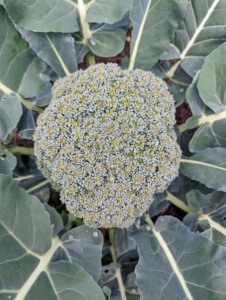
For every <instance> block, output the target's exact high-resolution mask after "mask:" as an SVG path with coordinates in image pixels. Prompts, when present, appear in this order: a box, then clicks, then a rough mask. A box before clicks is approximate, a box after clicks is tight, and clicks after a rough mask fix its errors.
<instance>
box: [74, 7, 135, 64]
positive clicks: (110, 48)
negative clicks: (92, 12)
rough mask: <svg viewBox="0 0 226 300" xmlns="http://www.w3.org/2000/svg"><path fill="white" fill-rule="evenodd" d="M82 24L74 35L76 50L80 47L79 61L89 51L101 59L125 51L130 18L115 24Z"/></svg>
mask: <svg viewBox="0 0 226 300" xmlns="http://www.w3.org/2000/svg"><path fill="white" fill-rule="evenodd" d="M78 8H79V6H78ZM80 21H81V20H80ZM80 24H81V25H80V27H81V30H80V32H77V33H74V34H73V37H74V38H75V42H76V49H77V48H78V45H80V47H79V49H78V50H79V51H80V53H79V54H78V60H79V61H81V60H82V59H83V57H84V55H85V54H86V52H87V50H88V49H90V50H91V51H92V52H93V53H94V54H96V55H98V56H101V57H109V56H115V55H117V54H118V53H120V52H121V51H122V50H123V48H124V46H125V41H126V32H127V29H128V26H129V24H130V20H129V18H128V17H125V18H123V19H122V20H121V21H119V22H117V23H114V24H89V23H87V22H85V21H84V22H80Z"/></svg>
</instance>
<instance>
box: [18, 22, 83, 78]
mask: <svg viewBox="0 0 226 300" xmlns="http://www.w3.org/2000/svg"><path fill="white" fill-rule="evenodd" d="M17 29H18V30H19V32H20V33H21V35H22V36H23V37H24V39H25V40H26V41H27V42H28V43H29V45H30V47H31V49H33V50H34V51H35V52H36V53H37V55H38V56H39V57H41V58H42V59H43V60H44V61H45V62H46V63H47V64H48V65H49V66H51V68H52V69H53V70H54V71H55V72H56V74H57V75H58V76H59V77H64V76H66V75H69V74H70V73H73V72H75V71H76V70H77V62H76V54H75V47H74V39H73V38H72V36H71V35H70V34H69V33H68V34H66V33H65V34H63V33H53V32H49V33H39V32H32V31H28V30H26V29H24V28H21V27H19V26H18V27H17Z"/></svg>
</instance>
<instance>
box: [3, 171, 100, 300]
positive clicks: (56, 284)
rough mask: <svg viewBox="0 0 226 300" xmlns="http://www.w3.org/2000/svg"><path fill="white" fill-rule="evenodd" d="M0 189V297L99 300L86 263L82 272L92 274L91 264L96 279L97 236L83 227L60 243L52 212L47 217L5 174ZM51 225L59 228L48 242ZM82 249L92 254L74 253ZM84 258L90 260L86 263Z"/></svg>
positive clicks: (97, 288) (33, 199)
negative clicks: (83, 247)
mask: <svg viewBox="0 0 226 300" xmlns="http://www.w3.org/2000/svg"><path fill="white" fill-rule="evenodd" d="M5 186H7V187H8V188H7V189H5ZM0 190H1V194H0V228H1V230H0V232H1V234H0V248H1V249H2V251H1V253H0V274H1V286H0V297H1V298H2V299H3V298H4V297H5V298H6V299H10V298H12V299H14V298H15V297H16V298H18V299H44V300H47V299H53V300H54V299H56V300H57V299H60V298H62V299H63V298H65V299H67V300H74V299H86V300H90V299H95V300H104V299H105V298H104V295H103V293H102V291H101V289H100V287H98V285H97V284H96V283H95V282H94V280H93V278H92V277H91V275H89V274H88V273H87V272H86V271H85V270H84V269H83V267H81V265H83V264H84V262H85V263H87V267H86V269H89V270H91V273H92V272H93V271H92V267H93V266H94V265H95V270H96V271H97V274H95V276H98V265H100V257H101V247H102V237H101V233H100V232H99V231H97V230H96V229H91V228H89V227H87V226H83V228H80V229H79V228H75V229H73V230H71V231H70V232H68V233H67V234H65V235H64V236H63V239H62V240H61V239H60V238H59V237H58V236H56V234H57V228H58V230H60V229H61V228H62V222H61V224H60V223H59V218H57V217H56V215H54V214H55V213H53V212H52V209H50V210H49V209H47V210H48V211H50V215H49V213H48V212H47V211H46V210H45V208H44V206H43V205H42V204H41V203H40V201H39V200H38V199H37V198H36V197H34V196H31V195H29V194H27V193H26V191H25V190H23V189H21V188H19V187H18V185H17V183H16V182H15V181H14V180H12V179H11V178H10V177H8V176H4V175H0ZM54 222H56V223H58V224H57V228H55V229H54V233H53V236H55V237H54V238H52V232H53V228H54V226H53V224H54ZM97 233H98V234H97ZM96 234H97V235H96ZM67 236H68V237H69V241H68V239H67ZM78 237H79V239H78ZM95 244H96V247H93V245H95ZM98 245H99V246H98ZM81 246H86V247H87V248H88V249H89V248H90V249H91V247H92V251H90V252H92V253H86V251H83V252H82V250H81V249H79V250H78V247H81ZM89 258H91V259H92V260H94V262H93V261H91V260H90V262H89V263H88V261H89ZM75 260H76V261H77V262H78V264H76V263H74V261H75ZM84 267H85V266H84ZM93 273H94V272H93ZM81 294H82V295H83V296H81Z"/></svg>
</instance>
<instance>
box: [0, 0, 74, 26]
mask: <svg viewBox="0 0 226 300" xmlns="http://www.w3.org/2000/svg"><path fill="white" fill-rule="evenodd" d="M73 2H74V1H73V0H72V1H66V0H49V1H45V0H38V1H35V2H27V1H26V2H24V1H22V0H18V1H16V2H15V1H14V0H4V3H5V6H6V10H7V12H8V15H9V17H10V18H11V19H12V21H13V22H14V23H15V24H17V25H19V26H21V27H23V28H25V29H27V30H32V31H35V32H36V31H38V32H75V31H78V23H77V10H76V7H75V5H74V3H73Z"/></svg>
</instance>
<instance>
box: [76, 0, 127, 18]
mask: <svg viewBox="0 0 226 300" xmlns="http://www.w3.org/2000/svg"><path fill="white" fill-rule="evenodd" d="M78 2H79V1H78ZM130 7H131V0H123V1H122V0H114V1H112V0H93V1H91V4H90V6H88V9H87V13H86V21H87V22H90V23H107V24H113V23H116V22H118V21H120V20H121V19H122V18H123V17H124V15H125V14H126V13H127V12H128V11H129V10H130ZM106 12H107V14H106Z"/></svg>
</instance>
